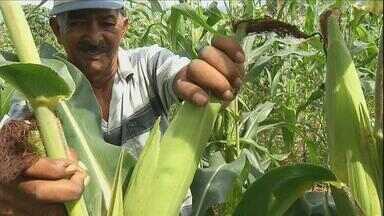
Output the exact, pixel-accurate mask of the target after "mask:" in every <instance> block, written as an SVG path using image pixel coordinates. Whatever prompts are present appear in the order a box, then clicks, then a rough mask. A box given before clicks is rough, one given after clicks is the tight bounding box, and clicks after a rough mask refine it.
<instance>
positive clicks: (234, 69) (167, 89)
mask: <svg viewBox="0 0 384 216" xmlns="http://www.w3.org/2000/svg"><path fill="white" fill-rule="evenodd" d="M123 6H124V5H123V0H103V1H100V0H65V1H64V0H60V1H59V0H57V1H55V4H54V7H53V9H52V12H51V14H52V19H51V20H50V24H51V27H52V30H53V32H54V33H55V35H56V38H57V40H58V42H59V43H60V44H61V45H62V46H63V47H64V49H65V52H66V54H67V58H68V60H69V61H70V62H71V63H73V64H74V65H75V66H76V67H78V68H79V69H80V70H81V71H82V73H83V74H84V75H85V76H86V77H87V79H88V80H89V82H90V83H91V85H92V88H93V92H94V94H95V95H96V98H97V101H98V104H99V106H100V110H101V114H102V120H103V121H102V125H101V127H102V129H103V131H104V138H105V140H106V141H108V142H110V143H112V144H115V145H121V146H124V147H126V148H127V149H128V150H129V151H130V152H131V153H132V154H133V155H134V156H136V157H137V156H138V155H139V154H140V151H141V149H142V147H143V145H144V143H145V141H146V138H147V136H148V131H149V129H150V128H151V127H152V126H153V123H154V121H155V119H156V118H157V117H159V116H162V119H163V121H162V122H163V124H162V127H163V129H164V128H165V127H166V116H167V112H168V109H169V107H170V106H171V104H173V103H174V102H176V101H179V100H187V101H190V102H192V103H194V104H196V105H197V106H204V105H205V104H206V103H207V102H208V100H209V98H208V93H207V92H208V91H211V92H213V93H214V94H215V95H216V96H217V97H218V98H221V99H222V100H223V101H224V102H225V103H228V102H229V101H231V100H232V99H233V98H234V95H235V93H236V91H237V90H238V89H239V88H240V86H241V84H242V80H241V77H242V69H241V68H242V64H243V62H244V59H245V57H244V53H243V51H242V49H241V47H240V46H239V45H238V44H237V43H236V42H235V41H233V40H232V39H230V38H223V37H219V38H215V39H214V40H213V41H212V45H211V46H208V47H205V48H203V49H202V50H201V51H200V53H199V58H198V59H194V60H192V61H190V60H188V59H187V58H183V57H180V56H177V55H175V54H173V53H172V52H170V51H169V50H167V49H164V48H161V47H159V46H156V45H154V46H150V47H145V48H138V49H133V50H124V49H121V48H119V45H120V42H121V39H122V38H123V36H124V34H125V32H126V31H127V30H128V27H129V21H128V19H127V18H126V17H125V16H124V11H123ZM18 107H20V106H18ZM14 113H18V112H17V111H15V110H14ZM19 113H20V112H19ZM69 164H70V165H69ZM76 164H77V163H76V162H74V160H68V161H67V160H59V161H57V160H50V159H45V158H44V159H40V160H39V161H38V162H37V163H35V165H33V166H32V167H30V168H29V169H27V170H26V171H25V176H27V177H29V178H28V180H25V181H23V182H21V183H19V184H18V186H19V188H21V189H22V191H24V192H25V193H27V194H32V195H33V197H35V198H36V199H37V200H38V201H39V202H40V203H47V202H48V203H55V202H66V201H71V200H74V199H76V198H78V197H79V196H80V195H81V193H82V191H83V187H84V186H83V181H84V178H85V175H84V172H83V171H82V170H81V168H79V167H78V166H77V165H76ZM47 173H50V176H47ZM75 177H76V178H75ZM52 179H53V180H52ZM191 204H192V199H191V196H190V195H188V196H187V198H186V200H185V202H184V205H183V208H182V210H181V214H182V215H189V214H190V212H191Z"/></svg>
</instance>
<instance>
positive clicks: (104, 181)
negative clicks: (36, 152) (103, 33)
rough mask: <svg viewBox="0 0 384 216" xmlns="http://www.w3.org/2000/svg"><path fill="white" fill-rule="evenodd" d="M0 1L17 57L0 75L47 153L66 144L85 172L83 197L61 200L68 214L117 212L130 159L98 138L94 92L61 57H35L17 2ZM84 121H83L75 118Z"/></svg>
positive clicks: (60, 151) (59, 151)
mask: <svg viewBox="0 0 384 216" xmlns="http://www.w3.org/2000/svg"><path fill="white" fill-rule="evenodd" d="M0 6H1V9H2V12H3V15H4V18H5V21H6V23H7V26H8V29H9V32H10V34H11V36H12V39H13V41H14V43H15V46H16V50H17V53H18V54H19V59H20V61H21V63H17V62H10V61H2V62H1V64H2V66H1V67H0V76H1V77H2V78H4V79H5V80H6V81H7V82H8V83H9V84H11V85H13V86H15V87H16V88H17V89H18V90H19V91H20V92H21V93H23V94H24V96H25V97H26V98H27V100H28V101H29V103H30V104H31V105H32V108H33V111H34V115H35V118H36V119H37V121H38V125H39V131H40V136H41V138H42V140H43V142H44V147H45V150H46V152H47V154H48V156H49V157H52V158H65V157H66V151H67V149H68V145H69V146H70V147H72V148H74V149H75V150H76V151H77V152H78V154H79V156H80V158H81V160H82V161H83V162H84V164H85V165H86V166H87V167H88V172H89V175H90V176H91V183H90V184H89V185H88V186H87V187H86V189H85V192H84V197H85V198H83V197H82V198H80V199H79V200H78V201H74V202H70V203H67V204H66V207H67V210H68V214H69V215H82V216H83V215H84V216H86V215H103V214H104V213H106V212H108V214H109V215H120V214H119V209H120V207H119V206H122V201H121V200H120V199H119V196H118V194H119V193H118V191H122V181H123V179H124V178H125V177H126V176H127V174H128V172H129V171H130V167H131V166H132V165H133V164H134V160H133V159H132V157H130V156H128V155H127V154H125V153H124V152H122V151H121V149H120V148H119V147H116V146H112V145H110V144H107V143H105V142H104V141H103V138H102V134H101V131H100V128H98V127H97V125H100V121H101V120H100V111H99V110H98V109H97V107H98V106H97V102H96V98H95V96H94V95H93V93H92V89H91V87H90V85H89V83H88V82H87V81H86V78H85V77H84V76H82V75H81V72H80V71H79V70H77V69H76V68H75V67H74V66H73V65H71V64H70V63H69V62H67V61H65V60H64V59H61V60H62V61H58V60H53V59H42V60H40V57H39V55H38V53H37V49H36V47H35V45H34V42H33V39H32V36H31V34H30V30H29V28H28V25H27V23H26V20H25V18H24V13H23V11H22V10H21V7H20V6H19V5H18V3H17V2H14V1H2V2H1V3H0ZM19 31H23V32H24V33H25V34H19ZM58 58H59V57H58ZM23 62H24V63H23ZM41 63H44V65H43V64H41ZM84 87H85V88H84ZM84 97H86V98H88V99H87V100H84V99H83V98H84ZM65 100H67V101H65ZM73 104H75V105H73ZM95 108H96V109H95ZM90 110H91V112H90ZM57 117H59V119H60V121H59V120H58V118H57ZM79 119H81V121H79ZM84 121H85V122H87V123H86V124H81V122H84ZM90 122H93V123H91V124H89V123H90ZM90 125H95V127H91V126H90ZM105 154H108V155H105ZM119 155H120V157H119ZM105 160H107V161H105ZM122 167H124V169H122ZM114 176H116V178H114ZM120 197H121V196H120ZM111 202H113V203H111Z"/></svg>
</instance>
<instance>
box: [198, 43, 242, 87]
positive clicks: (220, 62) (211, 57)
mask: <svg viewBox="0 0 384 216" xmlns="http://www.w3.org/2000/svg"><path fill="white" fill-rule="evenodd" d="M199 57H200V59H202V60H204V61H205V62H207V63H208V64H210V65H212V66H213V67H215V69H216V70H217V71H220V73H222V74H223V75H224V76H225V77H226V78H227V79H228V81H229V82H231V85H232V87H233V88H234V89H238V88H240V86H241V84H242V77H243V76H244V74H243V71H244V70H242V68H241V67H240V65H239V64H236V63H235V62H233V61H232V59H231V58H229V57H228V56H227V55H226V54H225V53H224V52H223V51H221V50H219V49H217V48H215V47H213V46H207V47H205V48H203V49H202V50H201V51H200V53H199Z"/></svg>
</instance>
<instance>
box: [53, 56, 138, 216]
mask: <svg viewBox="0 0 384 216" xmlns="http://www.w3.org/2000/svg"><path fill="white" fill-rule="evenodd" d="M60 60H61V61H63V62H64V63H65V64H66V66H67V68H68V71H69V72H70V73H71V76H72V78H73V80H74V82H75V85H76V90H75V92H74V94H73V96H72V98H71V99H70V100H68V101H65V102H62V103H60V106H59V107H58V108H57V114H58V116H59V118H60V120H61V122H62V124H63V129H64V133H65V136H66V139H67V142H68V144H69V146H70V147H72V148H74V149H75V150H76V152H77V154H78V157H79V158H80V160H81V161H82V162H83V163H84V164H85V165H86V167H87V168H88V174H89V175H90V177H91V181H90V183H89V185H88V186H87V187H86V188H85V192H84V198H85V201H86V204H87V207H88V210H89V212H90V215H106V209H108V208H109V207H110V201H111V198H112V186H113V179H114V176H115V173H116V169H117V168H118V166H117V165H118V161H119V155H120V151H121V147H119V146H114V145H111V144H109V143H106V142H105V141H104V139H103V136H102V131H101V114H100V110H99V106H98V103H97V100H96V97H95V95H94V94H93V90H92V88H91V85H90V83H89V82H88V80H87V78H86V77H85V76H84V75H83V74H82V73H81V71H79V70H78V69H77V68H76V67H75V66H73V65H72V64H71V63H69V62H67V61H66V60H65V59H60ZM134 164H135V160H134V158H133V157H132V156H131V155H126V156H125V159H124V163H123V164H122V166H123V167H122V173H121V175H122V179H123V181H124V182H125V181H126V178H127V176H128V175H129V173H130V172H131V171H132V169H133V166H134ZM100 202H101V205H100ZM100 212H101V213H100Z"/></svg>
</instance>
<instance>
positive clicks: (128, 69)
mask: <svg viewBox="0 0 384 216" xmlns="http://www.w3.org/2000/svg"><path fill="white" fill-rule="evenodd" d="M118 62H119V72H120V75H121V76H122V77H123V78H124V79H127V78H129V77H131V76H133V74H134V70H133V66H132V64H131V61H130V58H129V56H128V53H127V51H126V50H124V49H123V48H121V47H120V48H119V51H118Z"/></svg>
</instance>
